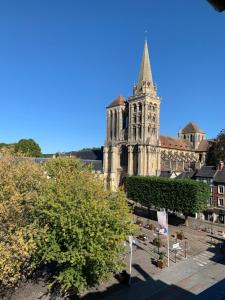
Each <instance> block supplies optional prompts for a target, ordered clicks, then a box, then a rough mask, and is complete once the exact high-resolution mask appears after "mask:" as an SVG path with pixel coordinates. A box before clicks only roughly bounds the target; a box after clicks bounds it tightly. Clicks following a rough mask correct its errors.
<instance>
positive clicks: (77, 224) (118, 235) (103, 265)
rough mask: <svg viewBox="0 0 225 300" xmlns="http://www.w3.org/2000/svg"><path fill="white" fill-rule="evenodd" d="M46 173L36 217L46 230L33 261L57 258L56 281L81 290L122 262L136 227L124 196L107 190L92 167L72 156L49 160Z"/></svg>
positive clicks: (108, 273)
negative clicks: (43, 190)
mask: <svg viewBox="0 0 225 300" xmlns="http://www.w3.org/2000/svg"><path fill="white" fill-rule="evenodd" d="M47 174H48V178H49V180H48V186H47V189H46V192H45V194H44V195H42V196H41V197H40V198H39V200H38V202H37V208H36V213H35V219H38V220H39V225H40V227H41V228H46V226H47V228H48V230H47V234H46V236H45V238H44V239H43V240H42V241H41V243H40V245H39V248H38V250H37V252H36V254H35V255H34V261H35V263H36V265H38V264H41V263H43V262H44V263H51V262H53V263H56V265H57V274H56V276H55V280H54V282H53V284H54V283H58V284H60V286H61V289H62V290H64V291H65V290H68V289H74V290H75V291H76V292H81V291H83V290H84V289H86V288H88V287H91V286H94V285H95V284H98V283H99V282H100V281H102V280H106V279H108V278H109V276H111V274H112V272H115V271H119V270H121V268H122V267H123V260H122V253H123V252H124V241H125V240H126V238H127V236H128V234H129V233H130V232H131V230H132V225H131V223H132V219H131V215H130V212H129V209H128V206H127V202H126V197H125V194H124V193H123V192H122V191H121V192H119V193H111V192H109V191H106V190H105V189H104V186H103V182H102V181H101V180H100V179H99V178H98V177H96V175H95V174H93V173H92V172H91V169H90V167H85V166H83V165H82V164H81V163H80V162H79V160H76V159H73V158H67V157H58V158H55V159H53V160H50V161H49V162H48V163H47Z"/></svg>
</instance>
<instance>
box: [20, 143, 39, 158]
mask: <svg viewBox="0 0 225 300" xmlns="http://www.w3.org/2000/svg"><path fill="white" fill-rule="evenodd" d="M15 153H22V154H23V155H25V156H28V157H41V155H42V154H41V148H40V146H39V145H38V144H37V143H36V142H35V141H34V140H33V139H21V140H20V141H19V142H18V143H17V144H16V145H15Z"/></svg>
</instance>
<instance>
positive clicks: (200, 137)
mask: <svg viewBox="0 0 225 300" xmlns="http://www.w3.org/2000/svg"><path fill="white" fill-rule="evenodd" d="M160 104H161V98H160V97H159V96H158V94H157V89H156V85H155V84H154V82H153V78H152V71H151V65H150V58H149V52H148V44H147V40H145V44H144V51H143V56H142V62H141V68H140V73H139V78H138V83H137V85H136V86H134V88H133V95H132V96H130V97H128V99H125V98H124V97H123V96H121V95H120V96H118V97H117V98H116V99H115V100H114V101H113V102H112V103H111V104H110V105H109V106H107V108H106V109H107V124H106V128H107V130H106V131H107V132H106V141H105V145H104V150H103V151H104V154H103V172H104V181H105V183H106V186H107V187H109V188H111V189H112V190H116V189H117V188H118V187H119V186H120V185H121V184H123V182H124V178H125V177H126V176H128V175H142V176H160V175H161V174H162V172H165V171H175V172H176V173H177V174H179V173H181V172H183V171H185V170H190V168H197V167H198V166H200V165H202V164H204V162H205V154H206V151H207V148H208V145H209V141H208V140H206V136H205V133H204V132H203V131H202V130H201V129H200V128H199V127H198V126H197V125H196V124H195V123H192V122H190V123H189V124H187V125H186V126H185V127H184V128H183V129H181V130H180V131H179V133H178V137H177V138H174V137H170V136H162V135H160Z"/></svg>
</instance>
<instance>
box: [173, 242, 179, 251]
mask: <svg viewBox="0 0 225 300" xmlns="http://www.w3.org/2000/svg"><path fill="white" fill-rule="evenodd" d="M173 249H174V250H180V249H181V247H180V244H179V243H176V244H173Z"/></svg>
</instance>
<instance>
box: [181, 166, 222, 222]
mask: <svg viewBox="0 0 225 300" xmlns="http://www.w3.org/2000/svg"><path fill="white" fill-rule="evenodd" d="M176 178H177V179H193V180H199V181H202V182H204V183H207V184H208V185H209V187H210V197H209V199H208V207H207V210H206V211H204V212H203V213H198V214H197V215H196V217H197V218H199V219H201V220H207V221H212V222H215V223H220V224H225V166H224V163H223V162H222V161H221V162H220V164H219V165H218V166H217V167H215V166H202V167H201V168H200V169H199V170H196V171H195V172H194V171H185V172H183V173H181V174H180V175H178V176H177V177H176Z"/></svg>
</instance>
